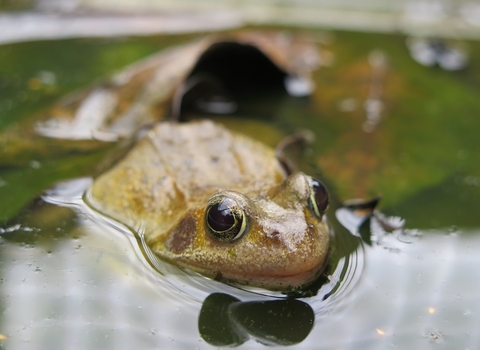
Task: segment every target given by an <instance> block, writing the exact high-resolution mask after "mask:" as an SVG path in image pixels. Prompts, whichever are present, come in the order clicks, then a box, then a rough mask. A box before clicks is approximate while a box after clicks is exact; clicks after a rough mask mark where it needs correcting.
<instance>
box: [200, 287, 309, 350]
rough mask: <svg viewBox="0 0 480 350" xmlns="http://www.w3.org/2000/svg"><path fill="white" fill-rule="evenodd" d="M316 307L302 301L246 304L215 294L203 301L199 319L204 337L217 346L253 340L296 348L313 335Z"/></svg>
mask: <svg viewBox="0 0 480 350" xmlns="http://www.w3.org/2000/svg"><path fill="white" fill-rule="evenodd" d="M314 321H315V314H314V313H313V310H312V308H311V307H310V306H309V305H308V304H306V303H304V302H302V301H299V300H296V299H286V300H269V301H250V302H242V301H240V300H239V299H237V298H234V297H232V296H230V295H228V294H223V293H213V294H210V295H209V296H208V297H207V299H205V301H204V302H203V305H202V310H201V311H200V316H199V318H198V330H199V332H200V335H201V337H202V338H203V339H204V340H205V341H206V342H208V343H209V344H212V345H215V346H237V345H240V344H243V343H244V342H246V341H247V340H248V339H249V337H253V338H254V339H256V340H257V341H258V342H259V343H262V344H265V345H284V346H286V345H294V344H298V343H300V342H302V341H303V340H304V339H305V338H306V337H307V336H308V334H309V333H310V331H311V330H312V327H313V323H314Z"/></svg>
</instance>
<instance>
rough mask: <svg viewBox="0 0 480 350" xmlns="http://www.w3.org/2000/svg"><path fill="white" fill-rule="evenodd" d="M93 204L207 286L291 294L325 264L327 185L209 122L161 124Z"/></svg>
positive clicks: (108, 178)
mask: <svg viewBox="0 0 480 350" xmlns="http://www.w3.org/2000/svg"><path fill="white" fill-rule="evenodd" d="M87 197H88V199H89V202H90V204H91V205H92V206H93V207H94V208H96V209H97V210H98V211H99V212H101V213H103V214H106V215H108V216H111V217H113V218H114V219H116V220H118V221H120V222H122V223H123V224H125V225H128V226H129V227H131V228H137V227H142V228H143V230H144V232H145V238H146V240H147V243H148V244H149V246H150V247H151V249H152V251H153V252H155V253H156V254H157V255H158V256H159V257H161V258H163V259H166V260H168V261H170V262H173V263H175V264H178V265H179V266H181V267H185V268H189V269H191V270H194V271H197V272H200V273H202V274H204V275H206V276H208V277H213V278H219V279H221V280H224V281H229V282H234V283H238V284H249V285H253V286H260V287H264V288H268V289H278V290H285V289H290V288H295V287H299V286H302V285H305V284H306V283H308V282H310V281H312V280H313V279H314V278H315V277H316V276H318V274H319V273H320V272H321V269H322V268H323V266H324V262H325V260H326V257H327V252H328V246H329V230H328V226H327V224H326V222H325V220H323V211H324V210H325V207H326V205H327V203H328V196H327V194H326V191H325V190H324V188H323V185H321V184H320V183H319V182H318V181H316V180H314V179H312V178H310V177H309V176H306V175H305V174H303V173H295V174H291V175H289V176H287V174H286V172H285V171H284V169H283V168H282V166H281V164H280V162H279V161H278V160H277V158H276V157H275V151H274V150H273V149H271V148H269V147H267V146H265V145H263V144H262V143H260V142H257V141H254V140H252V139H250V138H248V137H246V136H243V135H240V134H236V133H232V132H230V131H228V130H227V129H225V128H224V127H223V126H221V125H219V124H216V123H214V122H211V121H196V122H190V123H185V124H180V123H169V122H164V123H159V124H157V125H156V126H155V127H154V128H152V129H151V130H150V131H148V132H147V133H146V134H145V135H144V136H143V137H142V138H141V139H140V140H139V141H138V143H137V144H136V146H135V147H134V148H133V149H132V150H131V151H130V152H129V153H128V154H127V156H126V157H125V158H124V159H123V160H122V161H121V162H119V163H118V164H117V165H116V166H115V167H113V168H112V169H111V170H110V171H108V172H107V173H105V174H103V175H102V176H100V177H99V178H98V179H97V180H96V181H95V182H94V184H93V185H92V187H91V189H90V190H89V193H88V196H87Z"/></svg>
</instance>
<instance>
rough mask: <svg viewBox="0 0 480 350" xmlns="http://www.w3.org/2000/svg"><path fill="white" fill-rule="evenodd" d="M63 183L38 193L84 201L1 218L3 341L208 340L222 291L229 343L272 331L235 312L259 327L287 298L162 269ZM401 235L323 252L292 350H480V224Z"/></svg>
mask: <svg viewBox="0 0 480 350" xmlns="http://www.w3.org/2000/svg"><path fill="white" fill-rule="evenodd" d="M81 184H82V182H81V181H80V182H78V183H77V185H81ZM85 184H88V181H86V182H84V183H83V185H84V186H85ZM67 185H68V186H64V188H63V192H62V193H63V194H64V197H62V196H61V194H62V193H59V191H57V193H56V195H57V196H56V197H55V196H53V193H51V194H50V195H49V196H47V197H46V198H45V199H46V200H48V201H51V202H53V201H55V200H56V201H57V202H62V201H64V204H65V201H66V199H67V197H68V200H69V203H70V206H75V205H77V209H81V210H78V211H77V214H76V215H74V213H73V212H72V211H71V210H69V209H68V208H65V207H57V206H52V205H49V204H46V203H44V202H43V204H40V203H36V204H34V206H33V209H32V211H31V213H30V214H29V215H30V216H29V217H28V218H25V217H24V218H20V220H22V225H21V226H20V227H18V230H20V231H18V230H17V231H15V227H16V226H15V224H16V223H15V222H12V223H10V224H9V225H8V226H7V227H8V228H12V229H11V230H9V231H11V232H4V233H3V234H2V236H1V245H0V274H1V280H0V303H1V304H0V307H1V309H2V314H1V318H0V334H2V335H4V336H5V337H6V339H0V342H1V343H0V345H1V346H4V347H5V348H9V349H52V348H62V349H105V348H115V349H131V348H151V349H153V348H159V349H160V348H169V349H186V348H199V349H211V348H212V345H210V344H208V343H207V342H206V334H207V333H206V332H207V331H206V330H205V329H204V328H202V324H203V321H202V322H200V329H199V328H198V327H199V321H201V319H202V317H206V316H205V315H203V316H202V313H201V310H202V303H203V308H204V309H205V308H206V307H207V306H206V305H207V304H208V303H209V302H211V299H209V298H211V294H212V293H222V294H221V295H223V297H224V298H226V299H227V302H226V304H227V309H228V308H230V309H231V310H230V312H231V314H235V315H236V316H235V317H236V318H234V319H233V321H231V322H232V323H233V324H235V325H238V324H240V325H241V326H242V327H244V328H243V331H242V332H241V333H240V334H237V336H238V338H239V340H237V342H240V341H243V340H244V338H243V337H244V336H245V332H247V333H248V334H249V336H250V337H251V338H250V339H251V340H247V341H245V342H244V343H243V344H242V345H239V348H241V349H264V345H262V344H260V343H257V342H256V341H255V340H257V341H260V342H262V341H263V342H265V341H264V338H265V337H266V336H267V335H268V334H270V333H268V332H266V333H263V335H262V334H259V333H255V332H256V330H255V329H254V328H249V327H248V323H242V322H243V321H244V320H245V317H243V316H245V313H250V311H249V310H250V309H257V310H260V307H259V303H264V305H267V306H265V309H266V310H267V313H265V312H264V311H260V315H257V316H258V317H259V320H258V321H256V322H259V323H260V324H261V323H262V322H263V321H261V320H260V318H261V317H263V316H265V317H269V314H268V308H270V306H268V305H271V304H268V303H270V302H271V301H275V300H280V303H279V305H282V304H283V305H285V304H284V303H285V302H288V303H290V302H291V301H290V300H289V299H285V296H284V295H269V294H267V293H263V294H262V291H261V290H257V291H255V290H242V289H239V288H235V287H233V286H228V285H225V284H223V283H217V282H215V281H211V280H209V279H207V278H204V277H202V276H197V275H194V274H189V273H187V272H185V271H182V270H180V269H176V268H175V267H173V266H171V265H168V264H164V265H168V266H169V267H170V270H169V271H167V270H166V269H167V267H166V266H163V267H161V268H162V269H163V270H160V273H159V271H157V270H156V269H153V268H152V266H151V265H150V263H149V262H148V261H147V259H146V258H145V255H144V254H143V253H142V252H141V249H140V247H141V246H140V245H139V244H138V243H137V240H136V239H135V237H134V236H133V235H132V234H131V233H129V232H127V231H125V232H123V231H119V230H118V228H115V229H112V228H111V227H110V228H109V226H108V225H110V224H106V225H103V224H102V225H99V222H98V221H96V220H98V218H94V219H95V220H92V218H93V217H92V218H89V216H90V215H91V213H90V212H88V211H86V210H85V209H88V208H81V207H80V205H81V204H82V201H81V198H80V196H79V195H78V193H77V196H75V192H76V191H77V190H79V189H81V188H82V186H77V188H75V187H73V185H75V183H70V184H67ZM74 189H75V190H74ZM66 194H68V196H67V195H66ZM55 215H58V216H57V217H55ZM49 222H50V223H51V222H55V223H56V224H57V225H56V226H48V224H47V223H49ZM105 223H106V222H104V224H105ZM332 225H336V223H334V222H333V223H332ZM7 227H4V229H6V228H7ZM22 227H30V228H35V229H36V230H34V231H31V232H27V231H22V230H21V228H22ZM57 228H58V230H57ZM335 229H336V233H340V234H337V236H336V241H334V244H335V245H336V250H337V251H338V250H342V251H343V252H345V251H352V250H351V249H350V250H348V249H347V248H346V247H348V246H349V244H351V242H350V241H349V240H348V236H343V235H342V234H341V230H339V229H338V230H337V228H336V226H335ZM407 233H408V231H407ZM128 235H130V236H128ZM20 237H23V238H21V239H20ZM337 237H338V238H337ZM350 237H353V236H351V235H350ZM15 238H16V239H15ZM29 238H34V239H30V240H29ZM126 238H127V239H126ZM353 238H354V239H356V238H355V237H353ZM404 241H405V240H401V239H400V236H396V235H391V234H386V235H384V236H383V237H382V238H381V239H380V240H379V241H378V242H374V244H372V245H371V246H368V245H366V246H365V247H364V249H365V255H363V250H362V249H353V253H351V255H350V254H348V255H346V256H345V255H344V256H343V257H340V258H337V256H339V254H338V253H335V252H332V261H333V263H332V265H333V266H332V268H331V270H332V273H331V274H330V275H329V281H328V283H326V284H324V285H322V286H321V288H320V290H319V291H318V293H317V295H315V296H313V297H309V298H308V297H307V298H302V299H300V300H299V301H298V302H299V303H305V304H308V305H309V307H310V308H311V309H312V310H313V312H314V315H315V316H314V317H315V321H314V324H313V328H312V329H311V330H310V328H309V327H310V326H308V324H309V322H307V317H306V318H305V319H304V321H302V322H305V323H304V326H302V330H303V331H304V333H303V335H302V337H303V336H306V335H305V333H307V330H308V331H309V334H308V336H306V338H305V339H304V340H303V341H301V340H300V335H299V338H296V339H292V337H289V338H287V340H289V341H290V342H291V343H292V342H296V341H301V342H300V343H298V344H296V345H295V348H296V349H297V348H298V349H312V348H316V349H317V348H321V349H383V348H387V347H388V348H392V349H405V348H416V349H418V348H422V349H423V348H428V346H430V345H431V346H443V347H444V348H460V349H465V348H468V349H476V348H479V346H480V338H479V336H480V335H479V334H478V331H477V330H478V329H479V327H480V319H479V318H478V315H479V314H480V297H479V296H478V293H477V291H478V283H479V281H480V272H479V270H478V268H477V266H478V263H479V261H478V254H477V253H478V248H479V247H480V233H479V232H462V231H460V230H458V229H457V230H455V231H452V232H442V231H435V232H433V231H421V232H418V233H417V234H416V240H413V243H405V242H404ZM22 242H26V243H22ZM132 242H133V243H134V245H133V249H132V244H131V243H132ZM354 246H355V247H358V243H357V244H356V245H354ZM336 259H338V260H336ZM363 259H365V262H366V264H365V265H363ZM139 261H141V262H142V263H139ZM335 261H338V263H335ZM362 270H363V271H362ZM360 277H361V278H360ZM353 286H354V287H353ZM225 294H227V295H228V296H225ZM209 296H210V297H209ZM325 297H326V298H325ZM228 300H230V301H232V302H231V305H233V304H235V305H237V306H236V307H237V309H234V307H233V306H230V304H229V302H228ZM300 305H303V304H300ZM282 307H283V306H282ZM307 309H308V308H307V307H306V305H305V310H307ZM297 310H302V309H301V307H300V308H299V309H297ZM305 312H306V313H307V311H305ZM207 313H208V312H207ZM262 313H263V316H262V315H261V314H262ZM229 317H230V318H231V317H233V316H229ZM242 320H243V321H242ZM275 321H278V322H282V321H281V320H275ZM298 322H300V321H298ZM236 327H238V326H236ZM199 332H200V334H199ZM227 335H228V334H227ZM202 337H203V338H202ZM262 337H263V338H262ZM252 338H253V339H252ZM210 339H211V338H210ZM277 344H278V342H277ZM283 344H285V343H283ZM277 346H279V345H277Z"/></svg>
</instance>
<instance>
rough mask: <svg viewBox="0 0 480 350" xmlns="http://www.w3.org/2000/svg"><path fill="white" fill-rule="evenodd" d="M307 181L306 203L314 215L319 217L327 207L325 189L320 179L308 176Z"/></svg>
mask: <svg viewBox="0 0 480 350" xmlns="http://www.w3.org/2000/svg"><path fill="white" fill-rule="evenodd" d="M309 183H310V197H309V198H308V203H309V204H310V209H311V210H312V211H313V213H314V214H315V215H316V216H318V217H319V218H321V217H322V215H323V213H324V212H325V210H326V209H327V207H328V192H327V189H326V188H325V186H323V184H322V183H321V182H320V181H318V180H316V179H314V178H310V180H309Z"/></svg>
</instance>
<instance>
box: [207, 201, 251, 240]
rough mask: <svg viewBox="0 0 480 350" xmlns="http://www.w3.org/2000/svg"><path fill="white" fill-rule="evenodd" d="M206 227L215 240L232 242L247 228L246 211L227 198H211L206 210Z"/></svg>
mask: <svg viewBox="0 0 480 350" xmlns="http://www.w3.org/2000/svg"><path fill="white" fill-rule="evenodd" d="M205 227H206V229H207V231H208V232H209V234H210V236H212V237H213V238H214V239H215V240H217V241H219V242H231V241H234V240H236V239H238V238H240V237H241V236H242V234H243V233H244V232H245V229H246V227H247V220H246V217H245V213H244V211H243V210H242V209H241V208H240V206H239V205H238V203H237V202H236V201H235V200H233V199H231V198H229V197H226V196H223V195H220V196H215V197H213V198H211V199H210V200H209V202H208V204H207V207H206V209H205Z"/></svg>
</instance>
